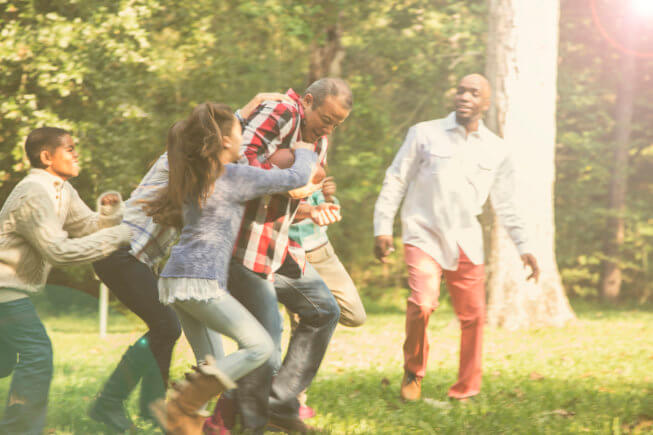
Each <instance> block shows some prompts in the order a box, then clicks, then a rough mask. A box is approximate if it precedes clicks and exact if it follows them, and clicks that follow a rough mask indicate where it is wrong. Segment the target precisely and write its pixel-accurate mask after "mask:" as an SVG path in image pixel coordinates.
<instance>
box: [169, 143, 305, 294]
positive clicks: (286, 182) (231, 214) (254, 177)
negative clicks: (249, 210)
mask: <svg viewBox="0 0 653 435" xmlns="http://www.w3.org/2000/svg"><path fill="white" fill-rule="evenodd" d="M316 161H317V154H315V153H314V152H312V151H309V150H305V149H297V150H295V163H294V164H293V166H292V167H291V168H288V169H270V170H265V169H261V168H256V167H253V166H246V165H236V164H228V165H226V166H225V171H224V173H223V174H222V176H221V177H220V178H218V180H217V181H216V182H215V189H214V191H213V193H212V194H211V196H209V198H208V199H207V201H206V204H205V205H204V207H202V208H201V209H200V208H199V207H198V206H197V205H196V204H192V205H191V204H186V205H185V206H184V209H183V221H184V228H183V229H182V231H181V236H180V238H179V243H177V244H176V245H175V246H174V247H173V248H172V251H171V252H170V258H169V260H168V262H167V263H166V265H165V267H164V268H163V272H162V273H161V276H162V277H164V278H181V277H183V278H201V279H211V280H216V281H218V284H219V286H220V288H223V289H226V288H227V287H226V285H227V273H228V269H229V261H230V260H231V253H232V251H233V248H234V243H235V242H236V238H237V237H238V230H239V229H240V223H241V220H242V218H243V213H244V211H245V203H246V202H247V201H249V200H251V199H254V198H256V197H259V196H263V195H270V194H274V193H282V192H287V191H288V190H292V189H295V188H298V187H301V186H304V185H305V184H306V183H308V180H309V177H310V175H311V167H312V165H313V164H314V163H315V162H316Z"/></svg>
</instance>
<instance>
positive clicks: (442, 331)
mask: <svg viewBox="0 0 653 435" xmlns="http://www.w3.org/2000/svg"><path fill="white" fill-rule="evenodd" d="M368 308H369V310H368V311H369V318H368V322H367V324H366V325H365V326H364V327H362V328H359V329H348V328H343V327H339V328H338V330H337V331H336V334H335V335H334V338H333V340H332V342H331V345H330V348H329V351H328V354H327V356H326V359H325V361H324V363H323V364H322V368H321V369H320V372H319V374H318V376H317V378H316V379H315V382H314V383H313V385H312V387H311V389H310V390H309V395H308V397H309V398H308V402H309V405H311V406H312V407H314V408H315V409H316V410H317V412H318V416H317V417H316V418H314V419H313V420H311V424H314V425H316V426H318V427H320V428H324V429H327V430H329V431H331V433H334V434H359V433H360V434H362V433H380V434H404V433H406V434H413V433H422V434H429V433H543V434H549V433H550V434H558V433H578V432H589V433H629V432H632V433H647V432H648V433H650V432H651V431H653V399H652V397H653V383H652V377H653V338H651V337H652V333H653V328H652V327H653V313H651V312H650V311H646V310H642V309H641V308H640V309H639V310H638V309H634V308H632V309H631V308H628V307H625V308H623V307H622V308H616V309H615V308H610V309H608V308H603V307H599V306H594V305H591V304H587V303H584V304H576V308H577V314H578V316H579V319H578V321H576V322H574V323H573V324H570V325H568V326H567V327H565V328H562V329H540V330H531V331H518V332H508V331H504V330H500V329H493V328H486V335H485V351H484V383H483V391H482V393H481V395H480V396H478V398H477V399H476V400H474V401H471V402H468V403H465V404H462V403H450V402H448V401H447V399H446V393H447V389H448V387H449V386H450V385H451V384H452V383H453V382H454V380H455V377H456V371H457V360H458V341H459V329H458V324H457V322H456V320H455V316H454V315H453V313H452V311H451V309H449V308H448V307H446V306H445V307H442V308H441V309H439V310H438V311H436V312H435V313H434V315H433V316H432V317H431V322H430V325H429V334H430V338H431V354H430V359H429V368H428V372H427V376H426V377H425V379H424V383H423V391H422V396H423V400H421V401H419V402H416V403H402V402H401V401H400V400H399V397H398V390H399V383H400V381H401V376H402V354H401V345H402V341H403V335H404V333H403V330H404V326H403V325H404V315H403V312H402V310H401V308H400V304H388V305H374V304H370V305H369V307H368ZM44 323H45V324H46V326H47V328H48V331H49V333H50V336H51V338H52V341H53V344H54V350H55V374H54V380H53V383H52V390H51V395H50V406H49V414H48V429H49V431H50V433H57V434H68V433H74V434H96V433H97V434H99V433H105V428H104V427H103V426H101V425H98V424H95V423H94V422H93V421H91V420H90V419H89V418H88V417H86V408H87V406H88V404H89V402H90V401H91V400H92V398H93V396H94V395H95V394H96V393H97V391H98V389H99V388H100V387H101V385H102V383H103V381H104V379H105V378H106V377H107V376H108V374H109V373H110V372H111V370H112V369H113V367H114V366H115V364H116V363H117V362H118V360H119V359H120V356H121V355H122V352H123V351H124V350H125V349H126V348H127V346H128V345H129V344H131V343H132V342H133V341H134V340H136V338H138V336H139V335H140V334H141V333H142V332H143V331H144V327H143V326H142V324H141V323H140V322H139V321H138V319H135V318H133V317H131V316H123V315H121V314H117V313H113V314H112V316H111V317H110V328H109V333H110V334H109V336H108V338H106V339H100V338H98V336H97V326H96V320H95V318H94V317H93V316H88V315H86V316H84V317H81V318H80V317H79V316H75V315H63V316H53V315H52V314H48V315H46V316H44ZM228 348H229V349H232V347H228ZM191 360H192V353H191V351H190V348H189V347H188V344H187V343H186V341H185V340H183V339H182V340H181V341H180V343H179V344H178V345H177V347H176V350H175V355H174V363H173V369H172V371H173V378H177V377H179V376H181V374H182V373H183V371H184V370H185V369H186V368H187V367H188V364H189V363H190V362H191ZM8 388H9V379H2V380H0V400H2V399H3V398H4V397H6V394H7V390H8ZM136 400H137V398H136V395H133V397H132V398H131V400H130V403H129V409H130V412H131V413H132V414H133V415H135V414H136V409H137V402H136ZM136 422H137V424H138V426H139V428H140V430H141V432H142V433H156V432H157V430H156V429H154V428H153V427H152V426H149V425H147V424H146V423H144V422H143V421H140V420H138V419H136Z"/></svg>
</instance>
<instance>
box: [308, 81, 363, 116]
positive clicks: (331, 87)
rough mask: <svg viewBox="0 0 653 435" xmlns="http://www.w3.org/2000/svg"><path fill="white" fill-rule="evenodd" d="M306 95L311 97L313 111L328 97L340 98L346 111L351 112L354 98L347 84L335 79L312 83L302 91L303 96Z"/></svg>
mask: <svg viewBox="0 0 653 435" xmlns="http://www.w3.org/2000/svg"><path fill="white" fill-rule="evenodd" d="M307 94H311V95H312V96H313V109H315V108H317V107H320V106H321V105H322V103H324V100H325V99H326V97H329V96H331V97H340V99H341V101H342V102H343V103H344V105H345V108H346V109H348V110H351V108H352V106H353V105H354V98H353V96H352V94H351V89H350V88H349V85H348V84H347V82H346V81H344V80H343V79H339V78H335V77H325V78H322V79H319V80H316V81H314V82H313V83H311V84H310V85H309V86H308V88H306V91H304V95H307Z"/></svg>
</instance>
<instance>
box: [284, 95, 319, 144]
mask: <svg viewBox="0 0 653 435" xmlns="http://www.w3.org/2000/svg"><path fill="white" fill-rule="evenodd" d="M286 95H287V96H289V97H290V98H292V100H293V101H294V102H295V103H296V104H297V109H298V110H299V119H301V120H302V122H303V120H304V106H303V105H302V101H301V100H302V97H300V96H299V94H298V93H297V92H295V91H294V90H293V89H292V88H290V89H288V90H287V91H286ZM299 139H301V126H300V131H299ZM327 140H328V139H327V137H326V136H321V137H319V138H317V140H316V141H315V144H316V145H317V147H318V149H317V150H316V151H318V152H320V151H321V150H322V149H324V147H325V144H327Z"/></svg>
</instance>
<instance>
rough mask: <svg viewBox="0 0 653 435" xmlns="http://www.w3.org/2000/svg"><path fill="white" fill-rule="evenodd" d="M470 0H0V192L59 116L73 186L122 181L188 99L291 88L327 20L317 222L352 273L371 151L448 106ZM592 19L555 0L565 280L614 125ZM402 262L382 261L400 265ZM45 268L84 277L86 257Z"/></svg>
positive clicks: (633, 207) (629, 286) (480, 18)
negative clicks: (333, 38)
mask: <svg viewBox="0 0 653 435" xmlns="http://www.w3.org/2000/svg"><path fill="white" fill-rule="evenodd" d="M487 19H488V17H487V5H486V2H485V1H484V0H473V1H463V0H399V1H388V0H370V1H365V2H351V1H349V2H348V1H344V0H337V1H335V0H334V1H327V0H319V1H314V2H304V1H299V0H249V1H244V0H240V1H237V0H229V1H221V0H220V1H219V0H199V1H196V2H190V3H188V2H186V3H182V2H178V1H170V0H114V1H107V0H84V1H82V0H74V1H70V0H67V1H63V0H50V1H44V0H36V1H34V0H11V1H9V0H0V93H1V94H2V100H0V200H1V199H4V198H5V197H6V196H7V194H8V193H9V191H10V190H11V188H12V187H13V186H14V185H15V183H17V182H18V180H20V178H22V177H23V176H24V175H25V172H26V170H27V167H26V163H25V161H24V159H23V153H22V144H23V141H24V138H25V136H26V135H27V133H28V132H29V131H30V130H31V129H33V128H35V127H37V126H42V125H45V124H48V125H58V126H62V127H65V128H69V129H71V130H72V131H73V132H74V134H75V137H76V140H77V141H78V144H79V149H80V150H81V153H82V166H83V170H82V173H81V175H80V176H79V177H78V178H77V179H75V180H73V183H74V184H75V186H76V187H77V188H78V190H79V191H80V193H81V195H82V197H83V198H84V199H85V200H86V201H87V202H88V203H89V204H93V203H94V198H95V197H96V196H97V195H98V194H99V193H100V192H101V191H103V190H106V189H109V188H112V189H117V190H119V191H121V192H122V194H123V195H124V196H127V195H129V192H130V191H131V189H132V188H133V187H134V186H135V185H136V184H137V183H138V181H139V180H140V178H141V177H142V175H143V174H144V173H145V171H146V169H147V167H148V165H149V164H150V162H152V161H153V160H154V159H155V158H156V157H157V156H158V155H159V154H160V153H161V152H162V151H163V149H164V147H165V136H166V131H167V129H168V127H169V126H170V125H171V124H172V123H173V122H174V121H175V120H178V119H180V118H181V117H184V116H186V115H187V113H188V112H189V111H190V109H191V108H192V107H193V106H194V105H195V104H197V103H200V102H202V101H206V100H214V101H221V102H224V103H227V104H229V105H231V106H232V107H233V108H234V109H235V108H237V107H239V106H242V105H243V104H244V103H245V102H247V101H248V100H249V99H250V98H251V97H252V96H254V95H255V94H256V93H258V92H262V91H285V90H286V89H287V88H289V87H292V88H294V89H295V90H297V91H299V92H301V91H302V90H303V88H304V87H305V86H306V77H307V75H308V68H309V57H310V54H311V50H312V48H313V47H314V46H315V45H316V44H317V45H319V44H320V43H321V42H323V41H324V40H325V37H326V32H325V28H326V27H328V26H329V25H331V24H333V23H335V22H336V20H337V21H338V23H339V24H340V27H341V30H342V40H341V42H342V46H343V48H344V50H345V58H344V61H343V65H342V66H343V71H342V75H343V77H344V78H346V79H347V80H348V81H349V83H350V84H351V86H352V89H353V92H354V100H355V102H354V110H353V111H352V113H351V115H350V117H349V119H348V120H347V121H346V122H345V123H344V124H343V125H342V126H341V127H340V128H339V129H338V130H337V131H336V132H335V133H334V134H333V137H332V138H331V149H330V154H329V162H330V167H331V168H330V171H331V173H332V174H333V175H335V176H336V179H337V182H338V186H339V192H338V197H339V199H340V201H341V203H342V205H343V216H344V220H343V222H342V223H341V224H338V225H334V226H332V227H331V228H330V230H329V232H330V235H331V238H332V240H333V242H334V244H335V245H336V246H337V249H338V252H339V254H340V256H341V258H342V259H343V261H344V262H345V264H347V266H348V267H349V268H350V269H351V270H352V271H353V272H354V274H355V276H356V278H357V279H360V280H361V281H362V283H363V284H369V285H368V286H367V287H368V288H370V289H371V288H372V287H374V286H377V287H379V289H380V290H379V292H376V291H373V290H370V291H372V292H374V293H375V294H376V293H382V289H383V287H384V286H385V285H387V283H388V280H387V279H382V280H378V279H377V280H375V278H374V277H373V276H372V275H373V274H370V273H368V272H369V271H370V270H372V271H376V272H378V271H379V270H380V268H379V267H376V266H374V267H370V266H371V265H373V264H374V260H373V259H372V255H371V246H372V230H371V222H372V213H373V207H374V202H375V200H376V196H377V194H378V191H379V189H380V186H381V182H382V180H383V176H384V173H385V170H386V168H387V167H388V165H389V164H390V162H391V160H392V158H393V157H394V154H395V153H396V151H397V149H398V147H399V146H400V144H401V143H402V141H403V137H404V135H405V134H406V131H407V129H408V127H409V126H410V125H412V124H414V123H416V122H419V121H423V120H427V119H433V118H437V117H441V116H444V115H446V114H447V112H448V111H449V110H451V108H452V104H451V98H450V97H451V92H452V90H453V87H454V85H455V83H456V80H457V79H458V78H459V77H460V76H461V75H463V74H466V73H469V72H475V71H478V72H482V71H483V62H484V53H485V39H484V38H485V32H486V26H487ZM602 41H603V39H602V38H601V36H600V35H599V34H598V33H597V32H596V30H595V28H594V26H593V24H592V21H591V19H590V17H589V12H588V11H587V8H586V7H585V6H584V5H581V4H580V3H578V2H574V1H571V0H565V1H563V2H562V14H561V42H560V58H561V62H560V70H559V107H558V108H559V113H558V149H557V155H558V161H557V169H558V173H557V179H556V207H557V211H556V225H557V254H558V259H559V262H560V268H561V272H562V275H563V278H564V280H565V284H567V286H568V288H569V289H570V290H571V292H572V293H573V294H577V295H586V296H592V295H594V294H595V288H596V287H597V285H598V280H599V272H600V260H601V258H602V252H603V234H604V228H605V225H606V217H607V216H608V211H607V210H606V208H607V204H608V201H607V194H608V185H609V177H610V168H611V161H612V155H611V151H610V149H611V141H612V133H613V129H614V121H613V119H614V116H613V114H612V108H613V106H614V99H615V89H616V82H617V80H618V77H615V75H614V74H612V71H613V70H614V69H615V68H614V66H615V65H616V63H618V62H619V54H618V52H615V50H612V49H611V48H610V47H609V46H608V44H607V43H605V42H602ZM650 67H651V61H650V60H649V61H646V62H644V61H642V63H641V65H640V70H641V71H643V72H644V73H642V74H640V75H639V76H638V77H639V79H638V80H639V81H638V84H637V88H638V99H637V103H636V105H637V107H636V111H635V125H634V132H633V141H632V153H631V155H632V159H631V175H630V179H629V197H628V211H627V219H628V227H627V234H626V244H625V245H624V252H623V253H622V255H621V256H620V258H619V261H621V262H622V264H623V265H624V268H625V277H626V282H625V284H624V294H625V296H627V297H630V298H637V299H639V300H644V299H646V298H647V297H650V295H651V293H652V289H651V284H650V283H651V282H653V276H652V274H653V272H652V271H651V270H652V269H651V267H650V265H649V262H650V259H649V256H650V255H651V254H650V246H651V243H652V242H653V236H652V233H653V223H652V222H651V220H650V216H652V215H653V210H652V209H651V207H652V206H651V202H650V201H649V200H648V198H650V196H651V193H653V192H652V191H651V189H652V187H651V185H652V183H651V176H650V174H651V173H653V148H651V143H653V138H652V137H651V132H650V128H647V127H648V125H647V124H646V120H647V119H650V118H651V115H652V109H653V106H652V105H651V103H650V101H653V98H651V97H653V95H651V89H653V87H651V86H650V83H651V80H652V78H651V74H650V71H652V69H651V68H650ZM402 274H403V269H402V268H401V267H400V265H398V266H397V267H393V268H392V271H391V272H390V273H389V275H393V276H394V275H397V276H398V277H397V278H396V279H395V278H393V280H395V281H400V280H401V275H402ZM55 278H56V281H57V282H60V283H62V284H65V285H68V286H71V287H77V288H83V289H85V290H86V291H88V292H92V291H93V290H94V289H95V288H96V287H97V283H96V282H95V281H93V280H92V274H91V272H90V270H89V268H88V267H86V268H73V269H65V270H63V271H62V272H60V273H59V274H58V276H56V277H55Z"/></svg>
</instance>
